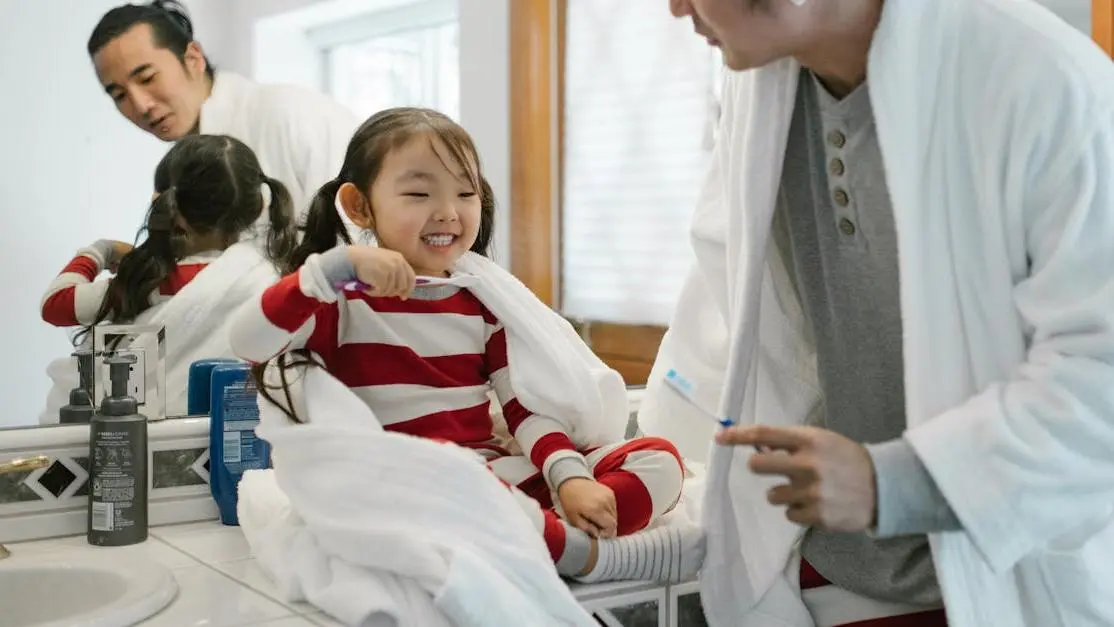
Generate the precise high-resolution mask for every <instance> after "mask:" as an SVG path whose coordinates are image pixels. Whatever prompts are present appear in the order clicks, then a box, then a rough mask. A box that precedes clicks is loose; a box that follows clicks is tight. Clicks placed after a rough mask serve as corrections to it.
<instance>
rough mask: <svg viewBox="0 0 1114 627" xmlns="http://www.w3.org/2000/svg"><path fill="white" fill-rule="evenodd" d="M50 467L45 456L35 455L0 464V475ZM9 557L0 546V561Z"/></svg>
mask: <svg viewBox="0 0 1114 627" xmlns="http://www.w3.org/2000/svg"><path fill="white" fill-rule="evenodd" d="M49 465H50V458H49V457H47V456H46V455H37V456H35V457H25V458H23V459H13V460H10V461H6V462H0V475H6V474H8V473H12V472H26V471H29V470H38V469H40V468H46V467H47V466H49ZM9 555H11V552H10V551H8V549H6V548H4V545H3V544H0V560H2V559H4V558H5V557H8V556H9Z"/></svg>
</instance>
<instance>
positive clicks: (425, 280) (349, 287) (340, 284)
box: [333, 276, 454, 292]
mask: <svg viewBox="0 0 1114 627" xmlns="http://www.w3.org/2000/svg"><path fill="white" fill-rule="evenodd" d="M414 285H415V287H423V286H427V285H428V286H432V285H454V283H453V280H452V279H446V278H443V277H435V276H420V277H417V278H416V279H415V280H414ZM333 287H334V288H336V289H337V290H338V291H341V292H366V291H368V290H370V289H371V286H370V285H368V284H367V283H364V282H363V281H361V280H359V279H350V280H347V281H337V282H336V283H333Z"/></svg>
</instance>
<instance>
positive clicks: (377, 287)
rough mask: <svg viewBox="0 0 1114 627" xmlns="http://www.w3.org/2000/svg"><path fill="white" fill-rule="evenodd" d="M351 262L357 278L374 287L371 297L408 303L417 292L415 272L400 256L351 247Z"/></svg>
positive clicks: (385, 250)
mask: <svg viewBox="0 0 1114 627" xmlns="http://www.w3.org/2000/svg"><path fill="white" fill-rule="evenodd" d="M348 258H349V259H350V260H351V261H352V265H353V266H355V268H356V278H358V279H360V280H361V281H363V282H364V283H367V284H368V285H370V286H371V289H370V290H368V291H367V293H368V294H369V295H371V296H397V297H399V298H402V299H403V300H405V299H407V298H409V297H410V293H411V292H412V291H414V284H415V282H416V275H415V274H414V269H413V268H411V267H410V264H409V263H407V262H406V260H405V259H403V257H402V255H400V254H398V253H397V252H395V251H393V250H387V249H385V248H378V247H376V246H349V247H348Z"/></svg>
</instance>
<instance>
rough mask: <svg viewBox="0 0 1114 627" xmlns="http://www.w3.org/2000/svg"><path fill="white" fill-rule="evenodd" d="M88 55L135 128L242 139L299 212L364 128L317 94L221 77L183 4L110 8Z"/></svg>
mask: <svg viewBox="0 0 1114 627" xmlns="http://www.w3.org/2000/svg"><path fill="white" fill-rule="evenodd" d="M88 50H89V55H90V56H91V57H92V59H93V65H94V67H95V69H96V72H97V78H98V79H99V80H100V82H101V84H102V85H103V86H104V89H105V91H106V92H107V93H108V95H109V96H110V97H111V98H112V99H113V101H115V103H116V108H117V109H118V110H119V111H120V113H121V114H123V115H124V117H126V118H128V119H129V120H131V122H132V123H133V124H135V125H136V126H138V127H139V128H141V129H143V130H145V131H147V132H149V133H151V134H152V135H155V136H156V137H158V138H159V139H162V140H163V141H176V140H178V139H181V138H182V137H184V136H186V135H188V134H190V133H205V134H210V135H231V136H232V137H235V138H237V139H239V140H240V141H243V142H244V143H245V144H247V145H248V146H249V147H250V148H251V149H252V150H254V151H255V153H256V156H257V157H258V158H259V161H260V164H261V165H262V166H263V170H264V171H265V172H266V173H267V174H268V175H270V176H273V177H274V178H277V179H278V180H280V181H282V182H283V184H284V185H286V187H287V188H288V189H289V190H290V193H291V195H292V196H293V198H294V203H295V207H297V208H298V211H299V213H300V214H301V213H304V212H305V211H306V210H307V209H308V207H309V201H310V200H311V199H312V197H313V195H314V193H316V192H317V189H318V188H319V187H320V186H321V185H322V184H323V183H325V182H326V181H328V180H331V179H332V178H333V177H335V176H336V175H337V173H338V172H339V171H340V165H341V163H343V161H344V151H345V149H346V147H347V145H348V140H349V139H351V137H352V134H353V132H354V131H355V129H356V127H357V126H358V124H359V121H358V120H357V119H356V117H355V116H354V115H353V114H352V113H351V112H350V111H348V110H347V109H346V108H344V107H342V106H341V105H340V104H338V103H336V102H334V101H332V100H330V99H329V98H326V97H325V96H322V95H320V94H317V93H314V92H311V91H309V90H305V89H300V88H297V87H293V86H286V85H261V84H257V83H253V82H251V81H249V80H248V79H246V78H244V77H242V76H239V75H237V74H234V73H232V72H228V71H215V70H214V69H213V67H212V65H211V64H210V63H209V60H208V59H207V58H206V56H205V54H204V52H203V51H202V49H201V45H200V44H199V43H198V42H196V41H194V39H193V26H192V25H191V23H190V19H189V17H188V15H187V14H186V12H185V9H184V8H183V7H182V6H181V5H180V4H179V3H177V2H169V1H160V2H153V3H151V4H145V5H135V4H125V5H122V6H119V7H116V8H115V9H112V10H111V11H109V12H108V13H106V14H105V15H104V17H102V18H101V20H100V22H98V23H97V26H96V28H94V29H93V34H92V35H91V36H90V37H89V45H88Z"/></svg>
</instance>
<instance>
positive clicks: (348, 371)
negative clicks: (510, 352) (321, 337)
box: [328, 344, 488, 388]
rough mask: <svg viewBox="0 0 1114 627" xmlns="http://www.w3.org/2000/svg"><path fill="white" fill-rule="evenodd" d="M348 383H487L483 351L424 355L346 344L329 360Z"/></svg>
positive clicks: (385, 346)
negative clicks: (478, 353)
mask: <svg viewBox="0 0 1114 627" xmlns="http://www.w3.org/2000/svg"><path fill="white" fill-rule="evenodd" d="M328 366H329V372H331V373H333V374H334V375H335V376H336V377H337V378H338V379H340V381H342V382H343V383H344V384H345V385H347V386H348V387H364V386H368V385H396V384H409V385H426V386H430V387H437V388H454V387H468V386H473V385H485V384H486V383H487V381H488V380H487V376H486V374H485V372H484V357H483V355H445V356H443V357H422V356H420V355H418V354H417V353H415V352H414V351H413V350H412V349H410V348H409V347H406V346H392V345H390V344H342V345H340V346H337V347H336V348H335V352H334V353H333V357H332V358H331V359H330V360H329V363H328Z"/></svg>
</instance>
